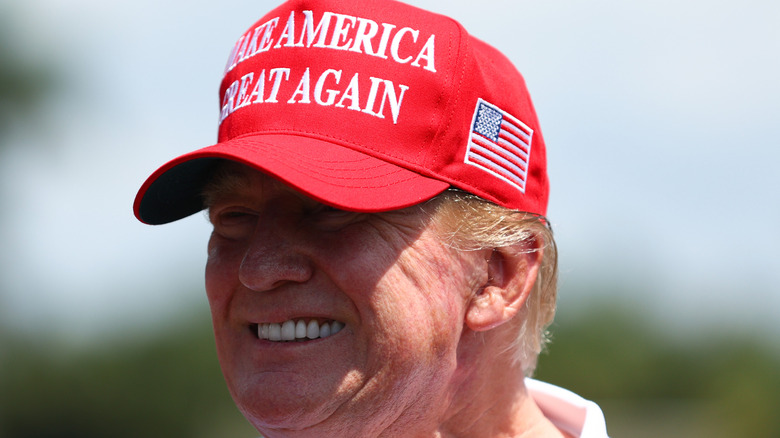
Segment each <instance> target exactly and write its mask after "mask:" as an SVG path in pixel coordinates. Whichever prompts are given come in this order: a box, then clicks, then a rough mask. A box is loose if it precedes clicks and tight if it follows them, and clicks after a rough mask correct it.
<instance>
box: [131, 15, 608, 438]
mask: <svg viewBox="0 0 780 438" xmlns="http://www.w3.org/2000/svg"><path fill="white" fill-rule="evenodd" d="M548 192H549V189H548V180H547V171H546V159H545V145H544V141H543V139H542V136H541V132H540V129H539V123H538V121H537V117H536V114H535V112H534V109H533V105H532V103H531V100H530V97H529V95H528V92H527V90H526V87H525V83H524V81H523V79H522V77H521V76H520V74H519V73H518V72H517V70H516V69H515V67H514V66H513V65H512V64H511V62H510V61H508V60H507V58H506V57H504V56H503V55H502V54H501V53H500V52H498V51H497V50H495V49H494V48H492V47H490V46H488V45H487V44H485V43H483V42H481V41H479V40H477V39H475V38H473V37H472V36H470V35H469V34H468V33H467V32H466V31H465V30H464V29H463V27H462V26H460V25H459V24H458V23H457V22H455V21H453V20H451V19H449V18H447V17H444V16H441V15H436V14H433V13H430V12H426V11H423V10H420V9H417V8H414V7H411V6H408V5H405V4H402V3H398V2H394V1H389V0H321V1H315V0H311V1H305V0H297V1H289V2H286V3H284V4H282V5H281V6H279V7H278V8H276V9H274V10H273V11H271V12H269V13H268V14H267V15H266V16H265V17H263V18H261V19H260V20H259V21H258V22H257V23H256V24H254V25H253V26H252V27H251V28H249V29H248V30H247V31H246V32H245V33H244V34H242V35H241V37H240V38H239V40H238V41H237V43H236V44H235V46H234V47H233V49H232V51H231V53H230V55H229V58H228V62H227V65H226V69H225V77H224V79H223V81H222V85H221V87H220V117H219V138H218V143H217V144H216V145H213V146H209V147H206V148H203V149H199V150H196V151H194V152H191V153H189V154H186V155H183V156H181V157H179V158H176V159H174V160H173V161H171V162H169V163H167V164H165V165H164V166H162V167H161V168H160V169H158V170H157V171H156V172H155V173H154V174H153V175H152V176H151V177H149V179H148V180H147V181H146V182H145V183H144V185H143V186H142V188H141V190H140V191H139V193H138V196H137V198H136V202H135V214H136V216H137V217H138V218H139V219H140V220H141V221H143V222H145V223H149V224H163V223H168V222H172V221H175V220H178V219H180V218H183V217H185V216H188V215H190V214H193V213H195V212H197V211H200V210H202V209H208V213H209V218H210V220H211V223H212V224H213V228H214V230H213V233H212V235H211V238H210V240H209V244H208V263H207V266H206V290H207V294H208V298H209V304H210V307H211V313H212V320H213V325H214V333H215V336H216V342H217V350H218V355H219V359H220V363H221V366H222V371H223V373H224V375H225V379H226V382H227V384H228V388H229V390H230V393H231V395H232V396H233V399H234V400H235V402H236V404H237V406H238V407H239V409H240V410H241V412H242V413H243V414H244V415H245V416H246V418H247V419H248V420H249V421H250V422H251V423H252V424H253V425H254V426H255V427H256V428H257V429H258V430H259V431H260V432H261V433H262V434H263V435H264V436H265V437H268V438H272V437H299V436H300V437H304V436H305V437H361V438H362V437H470V438H471V437H605V436H606V430H605V426H604V420H603V416H602V415H601V411H600V410H599V409H598V407H597V406H596V405H595V404H593V403H592V402H589V401H586V400H584V399H582V398H580V397H578V396H576V395H574V394H572V393H570V392H568V391H565V390H563V389H561V388H557V387H554V386H551V385H548V384H544V383H541V382H538V381H535V380H532V379H530V378H528V376H530V375H531V374H532V372H533V370H534V368H535V366H536V360H537V356H538V354H539V352H540V351H541V349H542V347H543V345H544V333H545V328H546V327H547V326H548V325H549V324H550V322H551V321H552V317H553V314H554V310H555V296H556V275H557V272H556V265H557V256H556V252H555V243H554V240H553V237H552V233H551V231H550V229H549V222H548V221H547V219H546V218H545V217H544V215H545V213H546V208H547V198H548Z"/></svg>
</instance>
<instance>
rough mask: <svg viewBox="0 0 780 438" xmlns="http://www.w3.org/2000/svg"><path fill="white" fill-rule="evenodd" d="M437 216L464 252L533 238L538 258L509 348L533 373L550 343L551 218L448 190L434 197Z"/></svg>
mask: <svg viewBox="0 0 780 438" xmlns="http://www.w3.org/2000/svg"><path fill="white" fill-rule="evenodd" d="M434 199H435V200H436V201H435V202H433V203H429V204H428V205H434V208H435V210H436V211H435V214H436V215H437V216H438V218H439V221H440V222H441V223H442V225H443V226H444V228H445V229H446V230H449V231H448V232H449V233H450V236H447V238H448V239H449V240H450V242H451V244H452V245H453V246H454V247H455V248H457V249H459V250H463V251H472V250H481V249H490V248H500V247H507V246H513V245H517V244H520V243H522V242H527V241H529V240H537V241H538V242H539V243H538V247H539V248H541V250H542V260H541V265H540V267H539V272H538V274H537V276H536V281H535V282H534V286H533V288H532V290H531V294H530V296H529V297H528V299H527V300H526V302H525V305H524V307H523V310H522V311H521V313H520V314H518V315H517V317H519V318H521V319H522V321H521V323H520V325H519V330H518V332H517V336H516V338H515V339H516V340H515V343H514V344H513V345H509V346H507V352H509V353H510V354H512V355H513V360H514V362H515V364H519V365H521V366H522V368H523V372H524V373H525V375H526V376H530V375H531V374H533V372H534V369H535V368H536V362H537V359H538V357H539V353H541V351H542V350H543V349H544V347H545V345H546V344H547V342H548V341H549V336H548V331H547V327H548V326H549V325H550V324H551V323H552V320H553V317H554V316H555V305H556V300H557V295H558V292H557V290H558V253H557V248H556V245H555V239H554V238H553V232H552V229H551V228H550V225H549V222H548V221H547V219H546V218H545V217H543V216H540V215H537V214H532V213H526V212H521V211H516V210H510V209H508V208H505V207H501V206H499V205H496V204H493V203H492V202H489V201H486V200H484V199H482V198H479V197H477V196H475V195H472V194H470V193H467V192H463V191H460V190H457V189H450V190H447V191H445V192H444V193H442V194H441V195H439V196H437V197H436V198H434Z"/></svg>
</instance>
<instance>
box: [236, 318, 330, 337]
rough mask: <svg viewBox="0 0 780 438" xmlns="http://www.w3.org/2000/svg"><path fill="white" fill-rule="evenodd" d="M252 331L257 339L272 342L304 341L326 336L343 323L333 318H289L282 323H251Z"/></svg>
mask: <svg viewBox="0 0 780 438" xmlns="http://www.w3.org/2000/svg"><path fill="white" fill-rule="evenodd" d="M250 327H251V328H252V331H253V332H255V333H256V335H257V337H258V338H259V339H264V340H267V341H272V342H290V341H298V342H300V341H306V340H312V339H318V338H327V337H328V336H331V335H335V334H336V333H338V332H340V331H341V329H343V328H344V323H343V322H340V321H334V320H317V319H313V318H311V319H307V318H300V319H290V320H287V321H285V322H283V323H261V324H252V326H250Z"/></svg>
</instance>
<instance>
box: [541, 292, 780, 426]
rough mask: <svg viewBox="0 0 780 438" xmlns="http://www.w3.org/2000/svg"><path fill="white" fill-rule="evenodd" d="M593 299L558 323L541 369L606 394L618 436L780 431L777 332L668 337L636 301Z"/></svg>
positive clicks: (603, 399)
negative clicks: (619, 303) (643, 314)
mask: <svg viewBox="0 0 780 438" xmlns="http://www.w3.org/2000/svg"><path fill="white" fill-rule="evenodd" d="M592 309H596V307H593V308H592ZM592 309H591V310H589V311H585V312H582V313H581V314H580V316H579V317H578V318H574V319H569V320H562V321H561V322H560V323H558V324H557V325H556V326H554V328H553V330H554V340H553V343H552V345H551V348H550V352H549V353H548V354H545V355H543V356H542V358H541V359H540V362H539V367H538V370H537V376H536V377H538V378H539V379H541V380H546V381H550V382H553V383H556V384H559V385H560V386H563V387H566V388H568V389H571V390H573V391H575V392H577V393H579V394H581V395H583V396H584V397H586V398H590V399H592V400H594V401H596V402H597V403H599V404H600V405H601V406H602V408H603V409H604V411H605V415H606V416H607V425H608V428H609V430H610V434H611V435H612V436H631V437H659V436H685V437H689V438H690V437H709V438H717V437H724V438H725V437H762V438H763V437H766V438H773V437H777V436H780V416H778V415H777V413H776V412H775V410H776V408H777V407H778V406H780V372H779V371H778V370H780V359H779V358H778V350H777V345H776V342H777V339H769V338H761V337H758V336H756V335H754V334H752V333H744V334H739V333H722V332H721V331H719V330H717V329H715V328H713V329H710V330H705V329H703V328H702V329H699V330H697V332H696V333H694V334H691V333H686V334H685V335H684V336H682V335H681V336H679V337H670V336H669V335H668V334H666V335H662V334H661V333H662V331H661V330H660V329H659V327H658V323H656V324H655V325H653V324H651V323H650V322H649V321H647V320H645V319H643V318H642V317H641V313H640V311H639V310H638V309H637V310H631V309H630V308H629V307H628V306H616V305H615V304H611V305H604V306H601V307H600V310H592ZM773 343H774V344H773Z"/></svg>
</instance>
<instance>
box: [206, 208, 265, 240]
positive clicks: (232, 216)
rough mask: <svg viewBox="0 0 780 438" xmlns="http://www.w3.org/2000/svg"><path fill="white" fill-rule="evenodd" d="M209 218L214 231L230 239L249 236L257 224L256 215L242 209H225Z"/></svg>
mask: <svg viewBox="0 0 780 438" xmlns="http://www.w3.org/2000/svg"><path fill="white" fill-rule="evenodd" d="M210 216H211V223H212V224H213V225H214V231H216V232H217V233H218V234H221V235H223V236H224V237H227V238H231V239H239V238H244V237H248V236H250V235H251V234H252V232H254V227H255V224H256V222H257V214H255V213H253V212H251V211H246V210H243V209H236V210H232V209H225V210H222V211H218V212H214V213H213V214H211V215H210Z"/></svg>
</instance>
